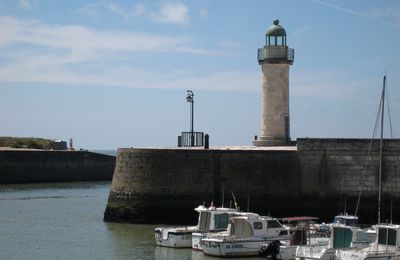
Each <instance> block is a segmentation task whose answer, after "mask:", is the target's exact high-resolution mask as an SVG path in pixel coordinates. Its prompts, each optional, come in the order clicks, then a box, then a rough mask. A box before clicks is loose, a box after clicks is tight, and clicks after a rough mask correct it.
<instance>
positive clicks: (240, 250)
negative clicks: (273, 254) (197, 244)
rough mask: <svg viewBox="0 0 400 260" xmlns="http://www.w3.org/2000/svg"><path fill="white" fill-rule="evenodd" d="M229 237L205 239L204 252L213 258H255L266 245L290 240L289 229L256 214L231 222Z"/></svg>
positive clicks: (273, 219)
mask: <svg viewBox="0 0 400 260" xmlns="http://www.w3.org/2000/svg"><path fill="white" fill-rule="evenodd" d="M229 222H230V225H229V228H228V233H229V235H227V236H219V237H207V238H203V239H202V241H203V242H204V247H203V252H204V254H206V255H212V256H221V257H229V256H255V255H259V254H260V250H261V248H262V246H263V244H264V243H266V242H268V241H272V240H288V239H289V238H290V235H289V229H288V228H286V227H284V226H283V225H282V224H281V223H279V221H278V220H277V219H275V218H272V217H265V216H259V215H258V214H256V213H240V215H238V216H233V217H231V218H230V220H229Z"/></svg>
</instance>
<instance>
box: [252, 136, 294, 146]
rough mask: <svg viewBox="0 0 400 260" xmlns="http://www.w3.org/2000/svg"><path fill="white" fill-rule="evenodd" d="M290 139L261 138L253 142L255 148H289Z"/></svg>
mask: <svg viewBox="0 0 400 260" xmlns="http://www.w3.org/2000/svg"><path fill="white" fill-rule="evenodd" d="M291 144H292V142H291V140H290V137H289V138H287V137H277V136H259V137H258V139H257V140H254V141H253V145H254V146H287V145H291Z"/></svg>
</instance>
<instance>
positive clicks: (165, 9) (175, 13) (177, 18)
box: [150, 2, 190, 25]
mask: <svg viewBox="0 0 400 260" xmlns="http://www.w3.org/2000/svg"><path fill="white" fill-rule="evenodd" d="M188 12H189V9H188V8H187V7H186V6H185V5H184V4H182V3H179V2H176V3H172V2H165V3H163V5H162V6H161V8H160V10H159V11H158V12H155V13H150V17H151V19H153V20H154V21H157V22H161V23H176V24H180V25H186V24H188V23H189V21H190V18H189V13H188Z"/></svg>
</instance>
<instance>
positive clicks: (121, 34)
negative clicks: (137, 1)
mask: <svg viewBox="0 0 400 260" xmlns="http://www.w3.org/2000/svg"><path fill="white" fill-rule="evenodd" d="M0 31H1V32H2V37H1V38H0V59H1V60H2V63H1V64H0V81H1V82H45V83H53V84H73V85H88V86H99V85H100V86H117V87H134V88H182V89H185V88H187V86H188V85H192V86H197V88H199V89H201V88H210V89H213V88H217V89H248V88H249V85H251V86H253V85H257V86H258V84H254V83H249V82H251V81H252V77H251V76H249V75H248V74H246V73H241V72H236V71H235V72H221V73H217V72H215V74H208V75H202V76H196V75H191V73H189V72H186V73H180V74H179V75H178V74H175V75H174V74H173V71H172V69H171V68H167V69H165V70H164V71H155V70H152V71H149V70H146V69H144V68H142V65H141V64H140V61H138V60H135V59H134V58H132V57H135V54H137V53H148V54H149V55H153V54H154V53H181V54H185V55H186V54H187V55H221V54H222V53H218V52H216V51H212V50H207V49H202V48H198V47H196V46H195V43H196V41H195V40H194V39H193V37H171V36H162V35H152V34H145V33H136V32H130V31H115V30H93V29H91V28H88V27H85V26H81V25H54V24H47V23H43V22H41V21H38V20H28V19H18V18H14V17H9V16H0ZM127 57H128V58H127ZM129 57H130V58H129ZM128 64H129V65H128ZM175 69H176V68H175ZM253 81H254V80H253ZM255 81H258V77H255Z"/></svg>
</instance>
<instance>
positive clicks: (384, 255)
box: [337, 250, 399, 260]
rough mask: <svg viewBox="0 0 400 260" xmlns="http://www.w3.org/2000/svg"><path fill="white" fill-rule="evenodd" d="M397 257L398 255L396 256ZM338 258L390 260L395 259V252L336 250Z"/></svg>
mask: <svg viewBox="0 0 400 260" xmlns="http://www.w3.org/2000/svg"><path fill="white" fill-rule="evenodd" d="M397 257H399V256H397ZM337 258H338V259H344V260H347V259H349V260H350V259H352V260H353V259H354V260H391V259H397V258H396V257H395V254H393V253H390V252H362V251H354V250H349V251H346V250H338V252H337Z"/></svg>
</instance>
